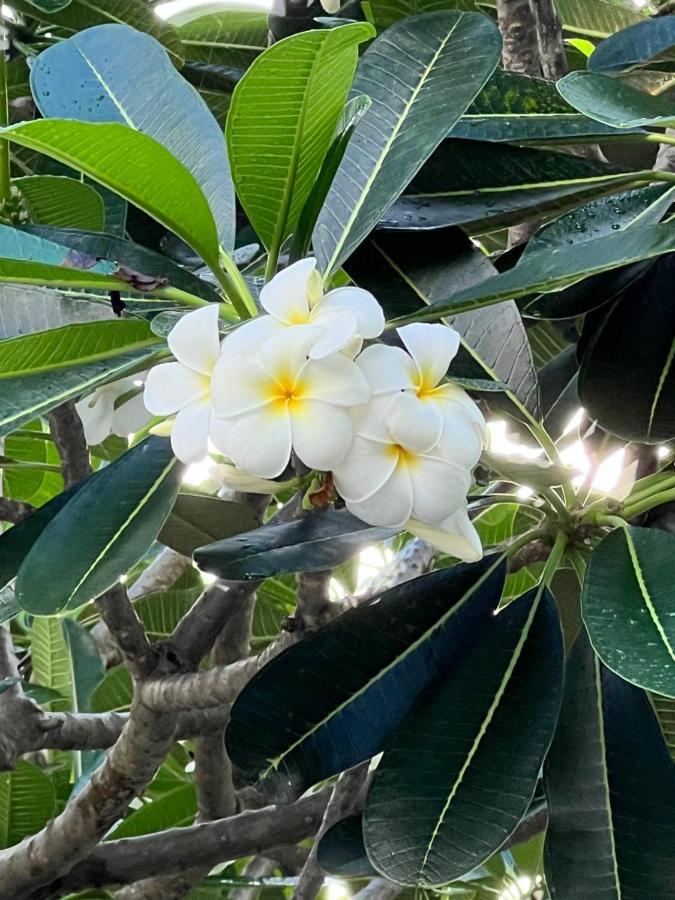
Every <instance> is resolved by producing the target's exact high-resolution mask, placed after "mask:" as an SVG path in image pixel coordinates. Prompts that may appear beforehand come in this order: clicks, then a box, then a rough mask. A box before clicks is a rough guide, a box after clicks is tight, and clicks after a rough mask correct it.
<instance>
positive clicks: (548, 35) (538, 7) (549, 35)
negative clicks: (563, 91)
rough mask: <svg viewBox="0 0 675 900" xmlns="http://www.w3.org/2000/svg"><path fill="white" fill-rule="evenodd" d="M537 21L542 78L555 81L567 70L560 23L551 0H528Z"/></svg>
mask: <svg viewBox="0 0 675 900" xmlns="http://www.w3.org/2000/svg"><path fill="white" fill-rule="evenodd" d="M530 2H531V4H532V9H533V11H534V16H535V19H536V23H537V40H538V44H539V63H540V65H541V71H542V74H543V76H544V78H548V79H549V80H550V81H557V80H558V79H559V78H562V77H563V75H566V74H567V72H568V66H567V57H566V56H565V44H564V42H563V34H562V25H561V24H560V17H559V16H558V12H557V10H556V8H555V4H554V2H553V0H530Z"/></svg>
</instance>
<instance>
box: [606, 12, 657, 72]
mask: <svg viewBox="0 0 675 900" xmlns="http://www.w3.org/2000/svg"><path fill="white" fill-rule="evenodd" d="M674 44H675V19H674V18H673V17H672V16H662V17H660V18H656V19H644V20H643V21H642V22H638V23H637V24H635V25H631V27H630V28H625V29H623V30H622V31H620V32H619V33H618V34H615V35H612V37H609V38H607V39H606V40H604V41H602V42H601V43H600V44H598V46H597V47H596V48H595V50H594V51H593V53H592V54H591V56H590V59H589V60H588V68H589V69H590V70H591V71H592V72H603V73H604V74H606V75H616V74H617V73H618V72H621V70H622V69H628V68H630V67H632V66H638V65H640V64H641V63H646V62H648V61H649V60H650V59H652V58H653V57H655V56H658V55H659V54H660V53H662V52H663V51H664V50H668V49H669V48H670V47H672V46H673V45H674Z"/></svg>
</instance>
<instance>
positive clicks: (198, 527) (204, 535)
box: [159, 494, 259, 556]
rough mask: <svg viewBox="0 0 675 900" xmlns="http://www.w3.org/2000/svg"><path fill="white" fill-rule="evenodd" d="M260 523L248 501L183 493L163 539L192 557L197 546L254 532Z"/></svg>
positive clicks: (165, 525) (160, 537)
mask: <svg viewBox="0 0 675 900" xmlns="http://www.w3.org/2000/svg"><path fill="white" fill-rule="evenodd" d="M258 525H259V520H258V517H257V516H256V514H255V513H254V512H253V510H252V509H251V507H250V506H248V505H247V504H245V503H229V502H228V501H227V500H219V499H218V498H217V497H206V496H204V495H202V494H179V495H178V497H177V498H176V503H175V504H174V507H173V509H172V510H171V515H170V516H169V518H168V519H167V520H166V522H165V523H164V527H163V528H162V530H161V532H160V534H159V540H160V541H161V542H162V543H163V544H166V545H167V547H171V549H172V550H176V551H177V552H178V553H182V554H183V555H184V556H191V555H192V552H193V551H194V550H196V549H197V547H203V546H204V544H209V543H212V542H214V541H220V540H223V539H224V538H230V537H233V536H234V535H236V534H241V533H242V532H244V531H252V530H253V529H255V528H257V527H258Z"/></svg>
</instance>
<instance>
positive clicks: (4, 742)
mask: <svg viewBox="0 0 675 900" xmlns="http://www.w3.org/2000/svg"><path fill="white" fill-rule="evenodd" d="M0 678H2V679H5V678H7V679H15V682H14V684H11V685H10V687H8V688H7V689H6V690H4V691H3V692H2V693H1V694H0V769H1V770H7V769H13V768H14V764H15V762H16V759H17V757H18V756H20V754H21V753H23V752H24V749H23V747H24V744H25V743H26V742H29V741H30V740H31V739H32V738H33V736H34V735H35V730H36V727H37V724H38V722H39V720H40V717H41V715H42V710H41V709H40V707H39V706H37V704H35V703H33V701H32V700H29V699H28V698H27V697H26V696H25V695H24V692H23V689H22V687H21V684H20V682H19V669H18V665H17V660H16V656H15V654H14V647H13V644H12V635H11V634H10V631H9V628H7V627H6V626H4V625H3V626H0Z"/></svg>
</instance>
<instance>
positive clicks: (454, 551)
mask: <svg viewBox="0 0 675 900" xmlns="http://www.w3.org/2000/svg"><path fill="white" fill-rule="evenodd" d="M406 529H407V530H408V531H409V532H410V533H411V534H414V535H416V537H419V538H422V540H423V541H427V543H429V544H433V545H434V547H437V548H438V549H439V550H441V551H442V552H443V553H447V554H448V555H449V556H454V557H456V558H457V559H461V560H463V561H464V562H478V560H479V559H482V557H483V548H482V547H481V543H480V537H479V536H478V532H477V531H476V529H475V528H474V527H473V523H472V522H471V520H470V519H469V516H468V514H467V511H466V509H460V510H458V511H457V512H456V513H455V514H454V515H452V516H449V517H448V518H447V519H445V520H444V521H443V522H441V523H439V524H438V525H427V524H425V523H424V522H419V521H417V519H410V520H409V521H408V522H407V523H406Z"/></svg>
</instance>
